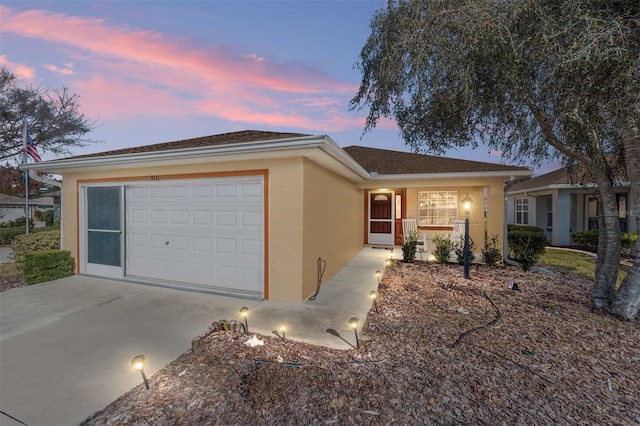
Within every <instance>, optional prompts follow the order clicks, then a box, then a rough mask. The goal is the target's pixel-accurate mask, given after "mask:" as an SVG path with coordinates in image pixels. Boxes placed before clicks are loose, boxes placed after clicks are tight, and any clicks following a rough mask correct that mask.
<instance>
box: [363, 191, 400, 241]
mask: <svg viewBox="0 0 640 426" xmlns="http://www.w3.org/2000/svg"><path fill="white" fill-rule="evenodd" d="M394 201H395V193H394V192H393V191H378V192H370V193H369V244H382V245H389V246H392V245H393V244H394V242H395V238H394V235H395V232H394V231H395V221H394V208H393V206H394Z"/></svg>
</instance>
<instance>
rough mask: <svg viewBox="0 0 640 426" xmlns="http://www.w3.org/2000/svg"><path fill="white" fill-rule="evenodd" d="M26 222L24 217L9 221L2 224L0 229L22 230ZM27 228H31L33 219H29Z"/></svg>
mask: <svg viewBox="0 0 640 426" xmlns="http://www.w3.org/2000/svg"><path fill="white" fill-rule="evenodd" d="M26 222H27V220H26V218H25V217H24V216H22V217H19V218H17V219H16V220H10V221H9V222H4V223H2V224H0V228H22V229H24V225H25V223H26ZM29 228H33V219H29Z"/></svg>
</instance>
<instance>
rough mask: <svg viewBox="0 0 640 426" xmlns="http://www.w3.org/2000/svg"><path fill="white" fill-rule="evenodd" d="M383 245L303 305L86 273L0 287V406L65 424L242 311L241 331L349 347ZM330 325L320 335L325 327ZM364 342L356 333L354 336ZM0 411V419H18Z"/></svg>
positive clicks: (32, 421) (33, 423)
mask: <svg viewBox="0 0 640 426" xmlns="http://www.w3.org/2000/svg"><path fill="white" fill-rule="evenodd" d="M388 257H389V254H388V252H387V251H385V250H375V249H371V248H364V249H363V250H362V251H361V252H360V253H359V254H358V255H356V256H354V257H353V258H352V259H351V260H350V261H349V262H348V264H347V265H345V266H344V267H343V268H342V269H341V270H340V271H338V273H336V274H335V275H334V276H333V277H332V278H331V279H330V280H329V281H327V282H325V283H323V284H322V287H321V289H320V292H319V294H318V297H317V298H316V299H315V300H313V301H307V302H305V303H284V302H273V301H257V300H250V299H242V298H234V297H225V296H220V295H214V294H207V293H198V292H191V291H184V290H177V289H170V288H163V287H156V286H150V285H142V284H135V283H127V282H122V281H113V280H106V279H100V278H93V277H86V276H80V275H76V276H72V277H68V278H63V279H60V280H56V281H51V282H47V283H42V284H38V285H34V286H29V287H22V288H16V289H12V290H9V291H6V292H3V293H0V411H3V412H4V413H7V414H9V415H10V416H13V417H15V418H16V419H18V420H20V421H21V422H23V423H26V424H27V425H29V426H37V425H43V426H58V425H61V426H62V425H74V424H78V423H80V422H81V421H82V420H84V419H85V418H87V417H88V416H90V415H91V414H93V413H94V412H96V411H98V410H100V409H102V408H104V407H106V406H107V405H108V404H110V403H111V402H112V401H114V400H115V399H117V398H118V397H119V396H121V395H122V394H123V393H125V392H127V391H129V390H130V389H131V388H133V387H134V386H136V385H138V384H139V383H140V382H141V378H140V374H139V373H138V372H136V371H133V370H132V369H131V367H130V363H131V359H132V358H133V357H134V356H135V355H138V354H144V355H145V356H146V358H147V366H146V368H145V371H146V373H147V376H149V377H151V376H152V375H153V374H154V373H156V372H157V371H158V370H160V369H161V368H162V367H164V366H165V365H167V364H169V363H170V362H171V361H173V360H174V359H176V358H177V357H178V356H180V355H181V354H182V353H184V352H186V351H187V350H189V349H190V347H191V340H192V339H193V338H194V337H196V336H198V335H200V334H202V333H203V332H204V331H205V330H206V329H207V327H209V325H210V324H211V323H212V322H213V321H217V320H220V319H223V318H224V319H227V320H230V319H239V318H238V317H239V309H240V307H242V306H247V307H249V309H250V311H249V330H250V332H252V333H256V334H260V335H270V334H272V333H273V331H274V330H277V329H278V327H279V326H280V325H281V324H284V325H286V326H287V338H288V339H291V340H298V341H302V342H307V343H312V344H317V345H322V346H329V347H334V348H339V349H352V348H353V344H354V336H353V331H352V330H351V329H350V328H349V325H348V321H349V318H351V317H354V316H355V317H358V318H360V327H359V328H360V330H359V331H360V332H361V331H362V325H363V324H364V322H365V320H366V317H367V313H368V312H369V310H370V308H371V304H372V302H371V299H370V298H369V292H370V291H371V290H374V289H376V288H377V286H378V282H377V278H376V276H375V274H374V272H375V271H376V270H381V271H382V272H384V265H385V259H386V258H388ZM328 330H331V332H330V333H328V332H327V331H328ZM363 337H364V338H366V336H363ZM18 424H20V423H18V422H15V421H14V420H11V419H10V418H9V417H7V416H5V415H4V414H2V413H0V425H2V426H4V425H18Z"/></svg>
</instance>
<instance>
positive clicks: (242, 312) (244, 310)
mask: <svg viewBox="0 0 640 426" xmlns="http://www.w3.org/2000/svg"><path fill="white" fill-rule="evenodd" d="M248 314H249V308H247V307H246V306H243V307H242V308H240V315H241V316H243V317H244V331H245V332H247V333H248V332H249V323H248V322H247V315H248Z"/></svg>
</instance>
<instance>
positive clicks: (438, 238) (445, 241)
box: [433, 234, 453, 265]
mask: <svg viewBox="0 0 640 426" xmlns="http://www.w3.org/2000/svg"><path fill="white" fill-rule="evenodd" d="M433 243H434V244H435V245H436V249H435V250H434V251H433V255H434V256H435V258H436V261H437V262H438V263H441V264H443V265H444V264H446V263H447V262H448V261H449V256H450V255H451V252H452V251H453V244H452V243H451V239H450V238H449V237H447V236H445V235H443V234H436V235H434V236H433Z"/></svg>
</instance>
